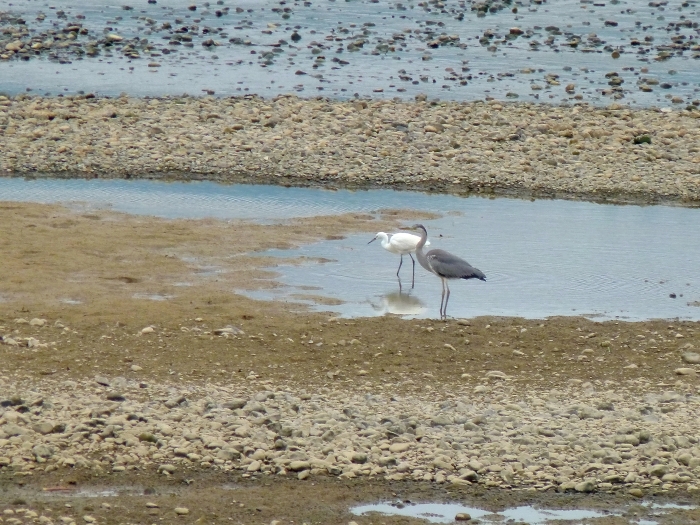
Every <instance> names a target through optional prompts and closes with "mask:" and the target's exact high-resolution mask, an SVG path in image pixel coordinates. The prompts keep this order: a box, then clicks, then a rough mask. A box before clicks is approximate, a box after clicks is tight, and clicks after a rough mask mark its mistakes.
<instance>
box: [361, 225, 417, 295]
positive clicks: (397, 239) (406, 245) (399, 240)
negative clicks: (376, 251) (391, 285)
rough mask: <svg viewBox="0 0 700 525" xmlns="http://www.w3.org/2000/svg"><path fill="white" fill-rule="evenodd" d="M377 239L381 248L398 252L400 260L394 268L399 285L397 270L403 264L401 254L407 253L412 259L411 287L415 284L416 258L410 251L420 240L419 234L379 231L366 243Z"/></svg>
mask: <svg viewBox="0 0 700 525" xmlns="http://www.w3.org/2000/svg"><path fill="white" fill-rule="evenodd" d="M377 239H379V240H380V241H381V244H382V248H384V249H385V250H387V251H389V252H391V253H398V254H399V255H400V256H401V262H399V269H398V270H396V276H397V277H398V278H399V286H401V277H400V276H399V272H400V271H401V265H402V264H403V256H404V255H406V254H408V256H409V257H410V258H411V260H412V261H413V277H412V279H411V288H413V287H414V285H415V280H416V260H415V259H414V258H413V255H411V253H413V252H415V251H416V246H417V245H418V242H419V241H420V236H419V235H414V234H412V233H392V234H387V233H384V232H379V233H377V235H375V236H374V239H372V240H371V241H369V242H368V243H367V244H369V243H371V242H374V241H376V240H377ZM425 244H426V245H429V244H430V241H426V243H425Z"/></svg>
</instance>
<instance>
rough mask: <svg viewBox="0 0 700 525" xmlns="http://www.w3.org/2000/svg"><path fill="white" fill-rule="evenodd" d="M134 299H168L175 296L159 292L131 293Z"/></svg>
mask: <svg viewBox="0 0 700 525" xmlns="http://www.w3.org/2000/svg"><path fill="white" fill-rule="evenodd" d="M132 297H133V298H134V299H147V300H149V301H168V300H170V299H172V298H173V297H175V296H174V295H163V294H159V293H135V294H134V295H132Z"/></svg>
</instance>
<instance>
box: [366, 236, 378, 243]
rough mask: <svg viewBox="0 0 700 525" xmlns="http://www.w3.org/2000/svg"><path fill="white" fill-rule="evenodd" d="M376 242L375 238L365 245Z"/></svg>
mask: <svg viewBox="0 0 700 525" xmlns="http://www.w3.org/2000/svg"><path fill="white" fill-rule="evenodd" d="M376 240H377V238H376V237H375V238H374V239H372V240H371V241H369V242H368V243H367V244H369V243H372V242H374V241H376Z"/></svg>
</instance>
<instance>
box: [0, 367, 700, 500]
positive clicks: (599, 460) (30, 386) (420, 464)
mask: <svg viewBox="0 0 700 525" xmlns="http://www.w3.org/2000/svg"><path fill="white" fill-rule="evenodd" d="M478 383H479V384H477V386H474V384H472V385H470V386H467V385H465V387H464V389H463V390H462V391H455V392H453V393H451V394H447V395H444V394H439V393H437V392H436V393H435V395H431V396H429V397H426V396H423V397H420V398H417V397H411V396H406V397H404V396H398V395H393V394H392V393H390V392H389V391H388V390H389V388H386V389H384V390H383V391H381V390H379V391H377V389H374V390H375V392H379V393H365V392H363V391H362V388H361V387H360V388H358V387H352V386H349V387H348V388H340V389H333V390H331V389H327V388H326V389H321V390H320V391H318V392H317V393H314V394H308V393H306V392H305V391H303V390H299V389H297V388H295V387H292V386H289V385H285V384H273V383H272V382H271V381H261V380H258V379H256V378H255V377H254V376H251V377H248V378H247V379H246V380H244V381H240V382H238V383H234V384H230V383H229V384H227V385H226V386H224V385H223V384H220V383H219V384H214V383H209V384H206V385H205V386H201V385H195V384H190V385H188V384H173V385H167V384H146V383H139V382H135V381H133V380H127V379H125V378H123V377H113V378H107V377H100V376H98V377H96V378H95V380H94V381H90V380H88V381H54V380H51V379H42V380H41V381H40V382H36V381H26V380H19V379H16V378H12V379H11V378H9V377H8V376H5V377H2V378H0V385H1V386H2V390H3V392H5V393H6V395H7V397H3V398H2V399H1V400H0V401H1V403H0V404H1V405H2V408H1V409H0V468H2V469H9V470H10V471H13V472H15V474H16V475H18V476H21V475H32V474H33V473H36V472H39V471H48V472H50V471H52V470H56V469H70V468H75V469H92V470H93V471H94V472H95V473H110V472H121V471H133V470H144V469H146V470H147V469H152V470H156V469H157V471H158V472H160V473H162V474H163V475H164V476H168V475H171V474H173V473H175V472H179V473H182V472H186V471H188V470H191V469H217V470H224V471H230V470H238V471H244V472H245V473H246V474H247V475H250V476H258V475H282V476H296V477H298V478H299V479H301V480H303V479H306V478H309V477H314V476H328V475H330V476H339V477H341V478H355V477H360V476H369V477H375V478H379V479H387V480H402V479H407V480H422V481H432V482H435V483H448V484H452V485H465V486H469V485H472V484H480V485H485V486H491V487H503V488H517V489H530V490H538V491H547V490H557V491H578V492H591V491H617V490H626V491H629V492H630V493H631V494H633V495H638V496H642V495H644V494H645V493H647V491H649V490H652V489H653V490H654V491H659V490H661V491H664V490H671V489H673V490H678V489H681V490H687V491H688V492H694V491H698V490H699V489H700V445H698V437H697V420H698V417H699V416H700V397H698V396H697V394H696V393H694V394H691V393H687V394H686V393H683V392H681V393H678V392H674V391H663V390H659V391H657V392H651V391H650V390H653V389H650V388H649V386H648V385H644V384H642V383H643V381H641V382H635V381H631V382H628V384H627V385H625V386H620V385H616V386H615V388H614V389H610V390H608V389H607V388H608V387H612V385H604V386H603V388H602V389H601V390H597V389H596V388H595V386H594V385H593V384H591V383H582V382H581V381H570V382H569V384H568V385H567V386H566V387H564V388H562V389H557V390H550V391H542V392H535V391H530V392H529V393H523V392H517V391H516V390H515V388H514V387H513V386H512V384H510V382H509V379H508V377H507V376H505V374H502V373H497V372H490V373H489V374H487V376H486V377H484V378H482V379H481V380H480V381H478ZM688 392H690V391H688Z"/></svg>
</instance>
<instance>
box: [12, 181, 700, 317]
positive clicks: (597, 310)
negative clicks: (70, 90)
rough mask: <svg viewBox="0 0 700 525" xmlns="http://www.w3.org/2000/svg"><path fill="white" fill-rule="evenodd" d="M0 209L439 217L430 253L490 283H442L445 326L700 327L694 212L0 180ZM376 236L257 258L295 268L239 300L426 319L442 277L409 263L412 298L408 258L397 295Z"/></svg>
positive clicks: (376, 193)
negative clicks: (579, 318)
mask: <svg viewBox="0 0 700 525" xmlns="http://www.w3.org/2000/svg"><path fill="white" fill-rule="evenodd" d="M0 201H30V202H46V203H49V202H51V203H68V204H69V205H71V206H74V207H76V208H79V209H85V208H94V207H97V208H109V209H113V210H115V211H121V212H126V213H131V214H143V215H153V216H159V217H166V218H189V219H197V218H205V217H213V218H217V219H221V220H234V219H243V220H253V221H262V222H279V221H286V220H290V219H293V218H295V217H313V216H322V215H330V214H340V213H348V212H363V213H377V212H378V210H381V209H407V210H419V211H429V212H434V213H439V214H441V218H439V219H436V220H430V221H424V223H425V226H426V228H427V229H428V233H429V235H430V240H431V243H432V246H431V247H432V248H442V249H445V250H448V251H450V252H452V253H454V254H457V255H459V256H461V257H463V258H465V259H466V260H468V261H469V262H470V263H471V264H472V265H474V266H476V267H477V268H479V269H481V270H482V271H483V272H484V273H485V274H486V276H487V281H486V282H481V281H458V282H453V283H452V286H451V289H452V297H451V299H450V310H449V313H450V315H451V316H453V317H474V316H481V315H499V316H519V317H527V318H544V317H548V316H555V315H565V316H569V315H585V316H588V317H591V318H593V319H620V320H643V319H652V318H665V319H674V318H680V319H690V320H697V319H700V281H699V279H698V272H697V268H698V261H699V260H700V242H699V241H700V232H699V231H698V228H697V226H698V216H699V215H698V214H700V211H699V210H697V209H689V208H681V207H670V206H632V205H628V206H617V205H605V204H594V203H588V202H576V201H564V200H536V201H528V200H520V199H505V198H497V199H489V198H482V197H469V198H462V197H456V196H450V195H429V194H424V193H419V192H399V191H392V190H371V191H347V190H342V191H327V190H321V189H308V188H284V187H278V186H252V185H220V184H215V183H209V182H197V183H163V182H154V181H124V180H106V181H105V180H75V179H72V180H59V179H37V180H25V179H20V178H2V179H0ZM408 225H410V224H408ZM232 227H233V226H232ZM328 233H329V235H331V234H333V232H328ZM375 233H376V232H374V231H368V232H365V233H361V234H355V235H350V236H347V237H345V238H342V239H338V240H330V241H326V240H324V241H320V242H317V243H314V244H310V245H305V246H302V247H300V248H298V249H293V250H273V251H269V252H264V254H265V255H273V256H280V257H284V258H285V259H286V258H289V257H304V258H305V262H303V263H302V264H293V265H292V264H284V261H281V262H282V264H281V265H280V266H277V267H276V268H275V271H277V272H278V273H279V277H278V278H277V280H278V282H280V283H281V284H282V285H283V286H281V287H278V288H275V289H272V290H265V291H255V292H246V293H248V294H250V295H251V296H252V297H255V298H259V299H264V300H275V301H288V302H290V303H294V302H303V300H301V299H298V298H296V297H295V296H297V295H316V296H322V297H326V298H331V299H333V300H334V301H331V302H339V303H340V304H337V305H328V304H315V303H313V302H311V303H310V304H311V307H312V308H315V309H317V310H330V311H333V312H335V313H336V314H338V315H341V316H346V317H356V316H376V315H384V314H388V313H391V314H398V315H403V316H406V317H436V316H437V311H438V306H439V302H440V289H441V285H440V281H439V279H437V278H436V277H435V276H433V275H430V274H428V273H427V272H426V271H425V270H423V269H422V268H421V267H419V266H418V267H417V268H416V283H415V288H414V289H411V288H410V284H411V283H410V281H411V261H410V259H408V258H407V257H406V258H405V260H404V264H403V268H402V270H401V271H402V277H403V280H402V283H401V284H402V286H401V288H400V287H399V283H398V281H397V278H396V269H397V267H398V263H399V257H398V256H397V255H393V254H391V253H388V252H386V251H385V250H383V249H382V248H381V246H379V243H373V244H371V245H369V246H368V245H367V243H368V241H369V240H371V239H372V238H373V237H374V235H375ZM319 261H320V262H319ZM325 302H327V301H324V303H325Z"/></svg>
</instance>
